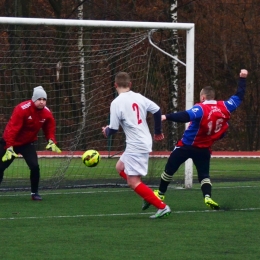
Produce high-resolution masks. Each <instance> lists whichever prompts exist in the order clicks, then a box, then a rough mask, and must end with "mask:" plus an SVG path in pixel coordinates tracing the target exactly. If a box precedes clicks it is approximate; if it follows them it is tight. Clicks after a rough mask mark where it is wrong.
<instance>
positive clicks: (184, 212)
mask: <svg viewBox="0 0 260 260" xmlns="http://www.w3.org/2000/svg"><path fill="white" fill-rule="evenodd" d="M255 210H260V208H244V209H230V210H228V211H255ZM224 211H225V210H188V211H172V214H186V213H218V212H224ZM152 214H153V213H152V212H146V213H114V214H96V215H74V216H73V215H67V216H46V217H36V216H35V217H12V218H0V220H25V219H55V218H57V219H59V218H89V217H114V216H138V215H152Z"/></svg>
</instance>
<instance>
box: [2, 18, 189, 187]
mask: <svg viewBox="0 0 260 260" xmlns="http://www.w3.org/2000/svg"><path fill="white" fill-rule="evenodd" d="M0 34H1V37H0V45H1V48H0V64H1V69H0V102H1V107H0V117H1V120H0V128H1V131H2V132H3V130H4V128H5V126H6V124H7V122H8V120H9V118H10V116H11V114H12V111H13V109H14V107H15V106H16V105H17V104H19V103H20V102H22V101H25V100H29V99H31V97H32V92H33V88H34V87H36V86H39V85H41V86H43V87H44V89H45V90H46V92H47V96H48V99H47V106H48V107H49V108H50V109H51V111H52V112H53V115H54V117H55V120H56V125H57V128H56V138H57V141H58V146H59V147H60V148H61V150H62V153H61V154H55V153H52V152H49V151H46V150H45V147H46V145H47V141H46V140H45V138H44V136H43V133H42V132H40V133H39V135H38V141H37V142H36V146H37V151H38V155H39V164H40V169H41V181H40V187H41V188H58V187H59V188H68V187H87V186H103V185H111V186H117V185H120V186H121V185H124V184H125V181H124V180H121V178H120V177H119V176H118V174H117V172H116V170H115V164H116V161H117V160H118V158H119V156H120V154H121V153H122V151H124V148H125V136H124V133H123V132H122V130H120V131H119V132H118V133H117V134H116V135H114V136H112V137H110V138H109V139H105V138H104V137H103V135H102V133H101V128H102V126H105V125H107V124H109V109H110V103H111V101H112V100H113V99H114V98H115V97H116V95H117V94H116V91H115V88H114V77H115V74H116V73H118V72H119V71H126V72H128V73H129V74H130V75H131V78H132V86H133V87H132V90H133V91H135V92H140V93H141V94H143V95H145V96H146V97H148V98H150V99H152V100H153V101H155V102H156V103H157V104H158V105H159V106H160V107H161V109H162V112H163V113H169V112H173V111H176V110H177V109H185V108H187V107H191V106H192V104H193V77H194V76H193V74H194V72H193V71H194V67H193V66H194V57H193V56H194V26H193V24H174V23H142V22H140V23H139V22H112V21H110V22H109V21H83V20H62V19H60V20H54V19H34V18H4V17H2V18H0ZM148 123H149V126H150V129H151V133H152V134H153V118H152V116H151V115H148ZM184 127H185V126H184V125H182V124H168V123H165V124H164V125H163V131H164V134H165V140H164V141H163V142H160V143H155V144H154V146H153V153H152V154H151V158H150V163H149V174H148V175H147V177H146V178H145V179H144V181H145V182H146V183H147V184H149V185H152V184H158V182H159V178H160V175H161V173H162V171H163V170H164V165H165V163H166V159H167V156H168V155H169V153H170V151H171V150H172V148H173V145H174V142H175V141H176V140H177V139H178V138H180V135H181V134H182V132H183V130H184ZM88 149H95V150H98V151H99V152H100V154H101V161H100V163H99V165H98V166H97V167H95V168H88V167H86V166H84V164H83V163H82V160H81V155H82V154H83V153H84V151H86V150H88ZM191 172H192V166H191V165H186V170H185V174H184V169H181V170H180V171H179V173H177V174H176V176H175V178H177V179H178V178H179V180H180V183H182V184H184V185H185V186H186V187H191V185H192V173H191ZM29 187H30V182H29V169H28V167H27V165H26V163H25V161H24V160H23V158H21V157H19V158H17V159H16V160H14V162H13V163H12V164H11V166H10V167H9V168H8V169H7V170H6V171H5V175H4V180H3V182H2V184H1V186H0V188H1V189H28V188H29Z"/></svg>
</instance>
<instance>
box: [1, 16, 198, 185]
mask: <svg viewBox="0 0 260 260" xmlns="http://www.w3.org/2000/svg"><path fill="white" fill-rule="evenodd" d="M0 25H7V26H18V27H17V28H15V30H16V31H15V32H17V34H18V37H17V38H15V39H18V38H19V37H20V36H19V35H20V32H19V31H18V30H19V26H29V27H30V26H46V27H48V26H57V27H59V28H62V27H72V28H84V29H86V28H97V29H98V28H114V29H115V28H131V29H133V28H136V29H148V30H183V31H186V40H185V42H186V46H185V47H186V53H185V59H186V60H184V61H182V62H181V63H182V66H185V72H186V75H185V81H186V82H185V86H186V90H185V92H186V94H185V108H186V109H189V108H191V107H192V106H193V104H194V44H195V25H194V24H193V23H166V22H131V21H98V20H72V19H43V18H19V17H0ZM8 30H9V29H7V30H6V32H7V31H8ZM21 30H24V28H23V27H22V29H21ZM2 33H3V34H4V32H2ZM77 34H79V32H77ZM107 37H109V34H108V36H107ZM28 39H29V40H28V41H29V42H30V38H28ZM43 39H44V38H43ZM18 40H19V41H20V40H26V39H25V38H22V37H21V38H20V39H18ZM43 41H44V40H43ZM48 41H49V40H48V39H47V38H46V44H48ZM57 41H58V38H57ZM1 44H4V43H3V42H2V43H1ZM9 44H10V43H9ZM18 44H19V43H18ZM77 44H78V47H80V46H82V47H83V44H84V43H83V41H82V39H81V38H80V36H77ZM129 44H131V42H130V43H129ZM135 44H137V43H134V44H133V46H134V45H135ZM10 46H11V44H10ZM156 46H157V45H156ZM156 46H154V47H155V48H157V47H156ZM125 48H127V46H126V47H125ZM82 49H83V48H82ZM157 49H158V50H159V51H161V52H162V53H164V55H168V56H170V58H171V59H177V60H178V58H177V57H175V56H173V55H171V54H170V53H169V52H167V51H165V50H163V49H161V48H160V47H158V48H157ZM27 51H28V52H30V51H31V50H27ZM104 52H107V51H106V50H105V51H104ZM11 53H12V52H11ZM13 53H14V52H13ZM100 53H101V52H99V53H97V54H95V55H96V56H98V55H99V54H100ZM78 55H79V56H80V57H79V58H78V62H79V63H80V64H81V65H82V66H81V69H82V70H83V67H84V63H85V62H86V60H88V59H91V58H90V57H87V56H84V53H83V52H81V48H79V53H78ZM11 58H12V57H11ZM0 59H1V57H0ZM8 59H9V58H8ZM73 62H75V61H70V64H73ZM122 62H125V60H122ZM7 63H8V62H7ZM95 63H96V61H95ZM31 64H35V60H33V62H31ZM88 66H92V65H88ZM56 68H57V69H56V73H57V75H56V76H57V78H56V81H59V72H60V69H61V68H62V63H57V67H56ZM116 68H117V67H116ZM30 69H31V67H30ZM37 73H39V74H41V73H43V72H42V71H40V69H39V72H37ZM79 74H80V73H79ZM5 75H6V74H5ZM82 75H83V74H81V76H79V79H78V81H79V82H80V86H81V92H80V93H81V99H80V102H81V103H82V104H84V106H83V107H84V109H82V111H81V112H82V114H83V115H85V113H86V110H88V106H87V104H86V103H87V101H86V99H85V98H84V95H86V93H85V89H84V84H83V81H84V79H83V78H82ZM16 76H17V75H16ZM22 76H23V77H24V75H22ZM41 76H42V75H41ZM3 77H4V76H3ZM12 77H13V78H14V75H13V74H12ZM64 77H65V78H66V75H65V76H64ZM18 79H19V77H18ZM3 82H4V81H3V80H2V83H1V84H3ZM19 82H20V81H19ZM23 84H28V82H26V81H25V83H22V82H20V85H21V86H23ZM73 88H74V86H73ZM31 89H32V87H31V88H30V89H27V90H26V91H27V93H29V94H30V91H31ZM5 91H6V90H5ZM91 95H92V96H94V95H95V93H92V92H91ZM68 99H69V96H66V97H65V96H64V98H63V100H64V103H65V102H66V100H68ZM18 101H20V102H21V101H22V100H17V102H18ZM107 106H109V104H107ZM61 110H62V108H61ZM61 112H62V111H61ZM61 112H60V113H61ZM84 118H85V116H84ZM66 120H67V121H68V122H69V118H67V119H66ZM87 120H88V118H86V119H85V121H84V122H81V125H82V127H85V126H86V125H87V124H88V121H87ZM187 125H188V124H186V127H187ZM72 127H73V126H72ZM81 130H82V129H81ZM93 135H95V133H93ZM78 139H79V138H78ZM77 142H80V141H79V140H77ZM75 143H76V141H75ZM76 146H77V145H76V144H75V147H76ZM75 149H76V148H75ZM72 153H73V148H71V154H72ZM67 160H69V159H68V158H67ZM66 167H68V166H66ZM66 167H65V166H64V167H58V168H59V169H58V170H57V171H58V172H59V171H66V169H67V168H66ZM192 183H193V164H192V161H191V159H189V160H187V161H186V162H185V181H184V186H185V188H191V187H192Z"/></svg>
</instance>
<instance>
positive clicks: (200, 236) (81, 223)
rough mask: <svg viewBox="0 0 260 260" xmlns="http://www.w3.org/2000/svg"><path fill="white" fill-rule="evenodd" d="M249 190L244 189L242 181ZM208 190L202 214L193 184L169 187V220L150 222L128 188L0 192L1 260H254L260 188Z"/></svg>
mask: <svg viewBox="0 0 260 260" xmlns="http://www.w3.org/2000/svg"><path fill="white" fill-rule="evenodd" d="M249 184H250V183H249ZM251 184H253V185H250V186H249V185H248V183H238V182H234V183H228V185H227V184H225V185H224V184H223V183H221V184H218V183H217V184H215V185H214V186H213V187H214V188H213V199H214V200H216V201H217V202H218V203H219V204H220V206H221V209H222V210H220V211H218V212H215V211H211V210H209V209H208V208H207V207H206V206H205V204H204V201H203V198H202V194H201V191H200V188H199V185H196V184H195V185H194V187H193V188H192V189H189V190H186V189H175V188H174V185H173V186H170V187H169V189H168V192H167V195H166V202H167V204H169V205H170V207H171V208H172V211H173V212H172V214H171V215H170V216H169V217H168V218H164V219H156V220H152V219H149V216H150V215H151V214H153V213H154V212H155V211H156V210H155V208H153V207H151V208H150V209H148V211H147V212H146V211H141V204H142V200H141V199H140V198H139V197H138V196H137V195H136V194H135V193H134V192H133V191H131V190H130V189H128V188H124V189H121V188H120V189H119V188H114V189H112V188H110V189H109V188H108V189H97V188H88V189H76V190H56V191H42V193H41V194H42V196H43V201H41V202H37V201H31V200H30V196H29V194H28V193H23V192H18V193H15V192H6V193H3V192H2V193H0V203H1V211H0V230H1V237H2V239H1V243H0V252H1V253H0V254H1V259H5V260H9V259H10V260H13V259H27V260H30V259H32V260H38V259H39V260H43V259H61V260H66V259H69V260H71V259H73V260H77V259H88V260H99V259H100V260H101V259H102V260H103V259H104V260H108V259H113V260H117V259H118V260H119V259H120V260H121V259H126V260H128V259H129V260H132V259H143V260H147V259H150V260H153V259H154V260H157V259H167V260H168V259H169V260H170V259H185V260H186V259H192V260H193V259H195V260H196V259H203V260H204V259H205V260H207V259H211V260H212V259H216V260H222V259H227V260H233V259H234V260H240V259H241V260H244V259H251V260H254V259H259V255H260V248H259V244H260V236H259V233H260V225H259V214H260V203H259V197H260V182H251Z"/></svg>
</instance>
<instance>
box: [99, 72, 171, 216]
mask: <svg viewBox="0 0 260 260" xmlns="http://www.w3.org/2000/svg"><path fill="white" fill-rule="evenodd" d="M131 85H132V83H131V80H130V76H129V74H128V73H126V72H119V73H118V74H117V75H116V77H115V88H116V90H117V92H118V96H117V98H115V99H114V100H113V101H112V103H111V106H110V124H109V125H108V126H106V127H102V132H103V135H104V136H105V137H108V136H110V135H112V134H115V133H116V132H117V131H118V129H119V126H120V125H121V126H122V128H123V130H124V133H125V135H126V149H125V151H124V153H123V154H122V156H121V157H120V159H119V160H118V162H117V164H116V170H117V171H118V173H119V174H120V176H121V177H123V178H124V179H125V180H127V184H128V185H129V187H130V188H132V189H133V190H134V191H135V192H136V193H137V194H138V195H139V196H141V197H142V198H143V199H144V200H145V201H147V202H149V203H150V204H152V205H153V206H155V207H156V208H157V209H158V211H157V212H156V213H155V214H154V215H152V216H151V217H150V218H161V217H163V216H168V215H169V214H170V213H171V209H170V207H169V206H168V205H166V204H165V203H164V202H163V201H162V200H161V199H160V198H158V197H157V196H156V195H155V194H154V192H153V191H152V189H150V188H149V187H148V186H147V185H145V184H144V183H143V182H142V180H141V177H142V176H145V175H147V171H148V160H149V153H150V152H151V151H152V143H153V141H152V136H151V133H150V131H149V128H148V125H147V121H146V117H147V112H151V113H152V114H153V116H154V123H155V128H154V140H155V141H161V140H163V138H164V135H163V133H162V132H161V110H160V107H159V106H158V105H157V104H155V103H154V102H153V101H151V100H150V99H148V98H146V97H144V96H143V95H141V94H139V93H135V92H133V91H131V90H130V88H131Z"/></svg>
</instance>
